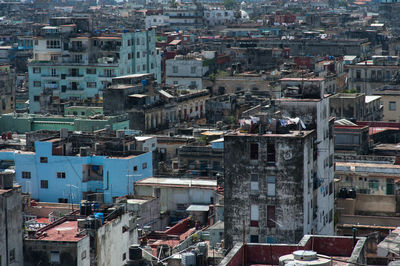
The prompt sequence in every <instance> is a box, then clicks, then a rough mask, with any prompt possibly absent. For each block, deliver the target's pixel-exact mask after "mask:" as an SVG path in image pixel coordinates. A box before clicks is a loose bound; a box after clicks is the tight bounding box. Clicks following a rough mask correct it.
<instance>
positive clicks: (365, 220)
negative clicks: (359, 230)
mask: <svg viewBox="0 0 400 266" xmlns="http://www.w3.org/2000/svg"><path fill="white" fill-rule="evenodd" d="M339 223H340V224H360V225H376V226H393V227H397V226H398V225H399V224H400V217H393V216H388V217H385V216H361V215H341V216H339Z"/></svg>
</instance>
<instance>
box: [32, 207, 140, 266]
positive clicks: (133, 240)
mask: <svg viewBox="0 0 400 266" xmlns="http://www.w3.org/2000/svg"><path fill="white" fill-rule="evenodd" d="M81 207H82V208H81V211H80V212H75V213H73V214H71V215H67V216H65V217H63V218H61V219H58V220H56V221H55V222H53V223H50V224H49V225H47V226H45V227H42V228H40V229H39V230H37V231H36V232H31V233H30V234H29V235H28V237H27V238H26V239H25V240H24V252H25V254H26V255H25V261H24V265H28V266H34V265H38V264H40V263H44V264H48V265H53V264H56V265H65V266H67V265H68V266H70V265H76V266H89V265H124V263H125V262H126V261H127V259H128V250H129V246H130V245H132V244H137V243H138V233H137V224H136V223H137V216H136V215H135V214H134V213H133V212H131V211H128V210H127V209H126V204H122V203H119V204H114V205H102V206H101V207H100V208H99V207H97V209H93V208H92V206H91V207H90V208H86V207H87V205H83V204H82V206H81ZM94 211H95V212H96V213H93V212H94ZM93 214H94V215H93ZM88 215H90V216H88Z"/></svg>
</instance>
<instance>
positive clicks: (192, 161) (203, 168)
mask: <svg viewBox="0 0 400 266" xmlns="http://www.w3.org/2000/svg"><path fill="white" fill-rule="evenodd" d="M177 151H178V163H179V170H180V171H182V172H187V171H190V172H191V173H192V174H193V175H198V176H209V177H212V176H217V174H222V172H223V168H224V166H223V152H224V140H223V139H218V140H214V141H211V142H210V144H209V145H200V144H197V145H196V144H191V145H184V146H181V147H179V148H178V150H177Z"/></svg>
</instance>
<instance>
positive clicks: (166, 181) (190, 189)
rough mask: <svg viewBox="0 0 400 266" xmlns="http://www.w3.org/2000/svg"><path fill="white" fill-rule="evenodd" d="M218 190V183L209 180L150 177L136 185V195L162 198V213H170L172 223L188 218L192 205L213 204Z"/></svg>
mask: <svg viewBox="0 0 400 266" xmlns="http://www.w3.org/2000/svg"><path fill="white" fill-rule="evenodd" d="M216 190H217V181H216V180H208V179H194V178H165V177H149V178H145V179H143V180H140V181H138V182H136V183H135V195H137V196H139V197H140V196H153V197H156V198H160V204H161V211H162V212H168V211H169V212H170V217H171V221H174V220H177V218H184V217H187V212H186V209H187V208H188V207H189V206H190V205H191V204H197V205H207V206H208V205H210V204H213V203H214V200H215V196H216V195H215V192H216ZM178 220H179V219H178Z"/></svg>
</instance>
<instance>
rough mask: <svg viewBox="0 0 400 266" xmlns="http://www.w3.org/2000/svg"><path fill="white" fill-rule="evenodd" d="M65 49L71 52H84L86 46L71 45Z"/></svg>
mask: <svg viewBox="0 0 400 266" xmlns="http://www.w3.org/2000/svg"><path fill="white" fill-rule="evenodd" d="M66 50H69V51H70V52H73V53H84V52H86V51H87V47H86V46H72V47H69V48H68V49H66Z"/></svg>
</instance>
